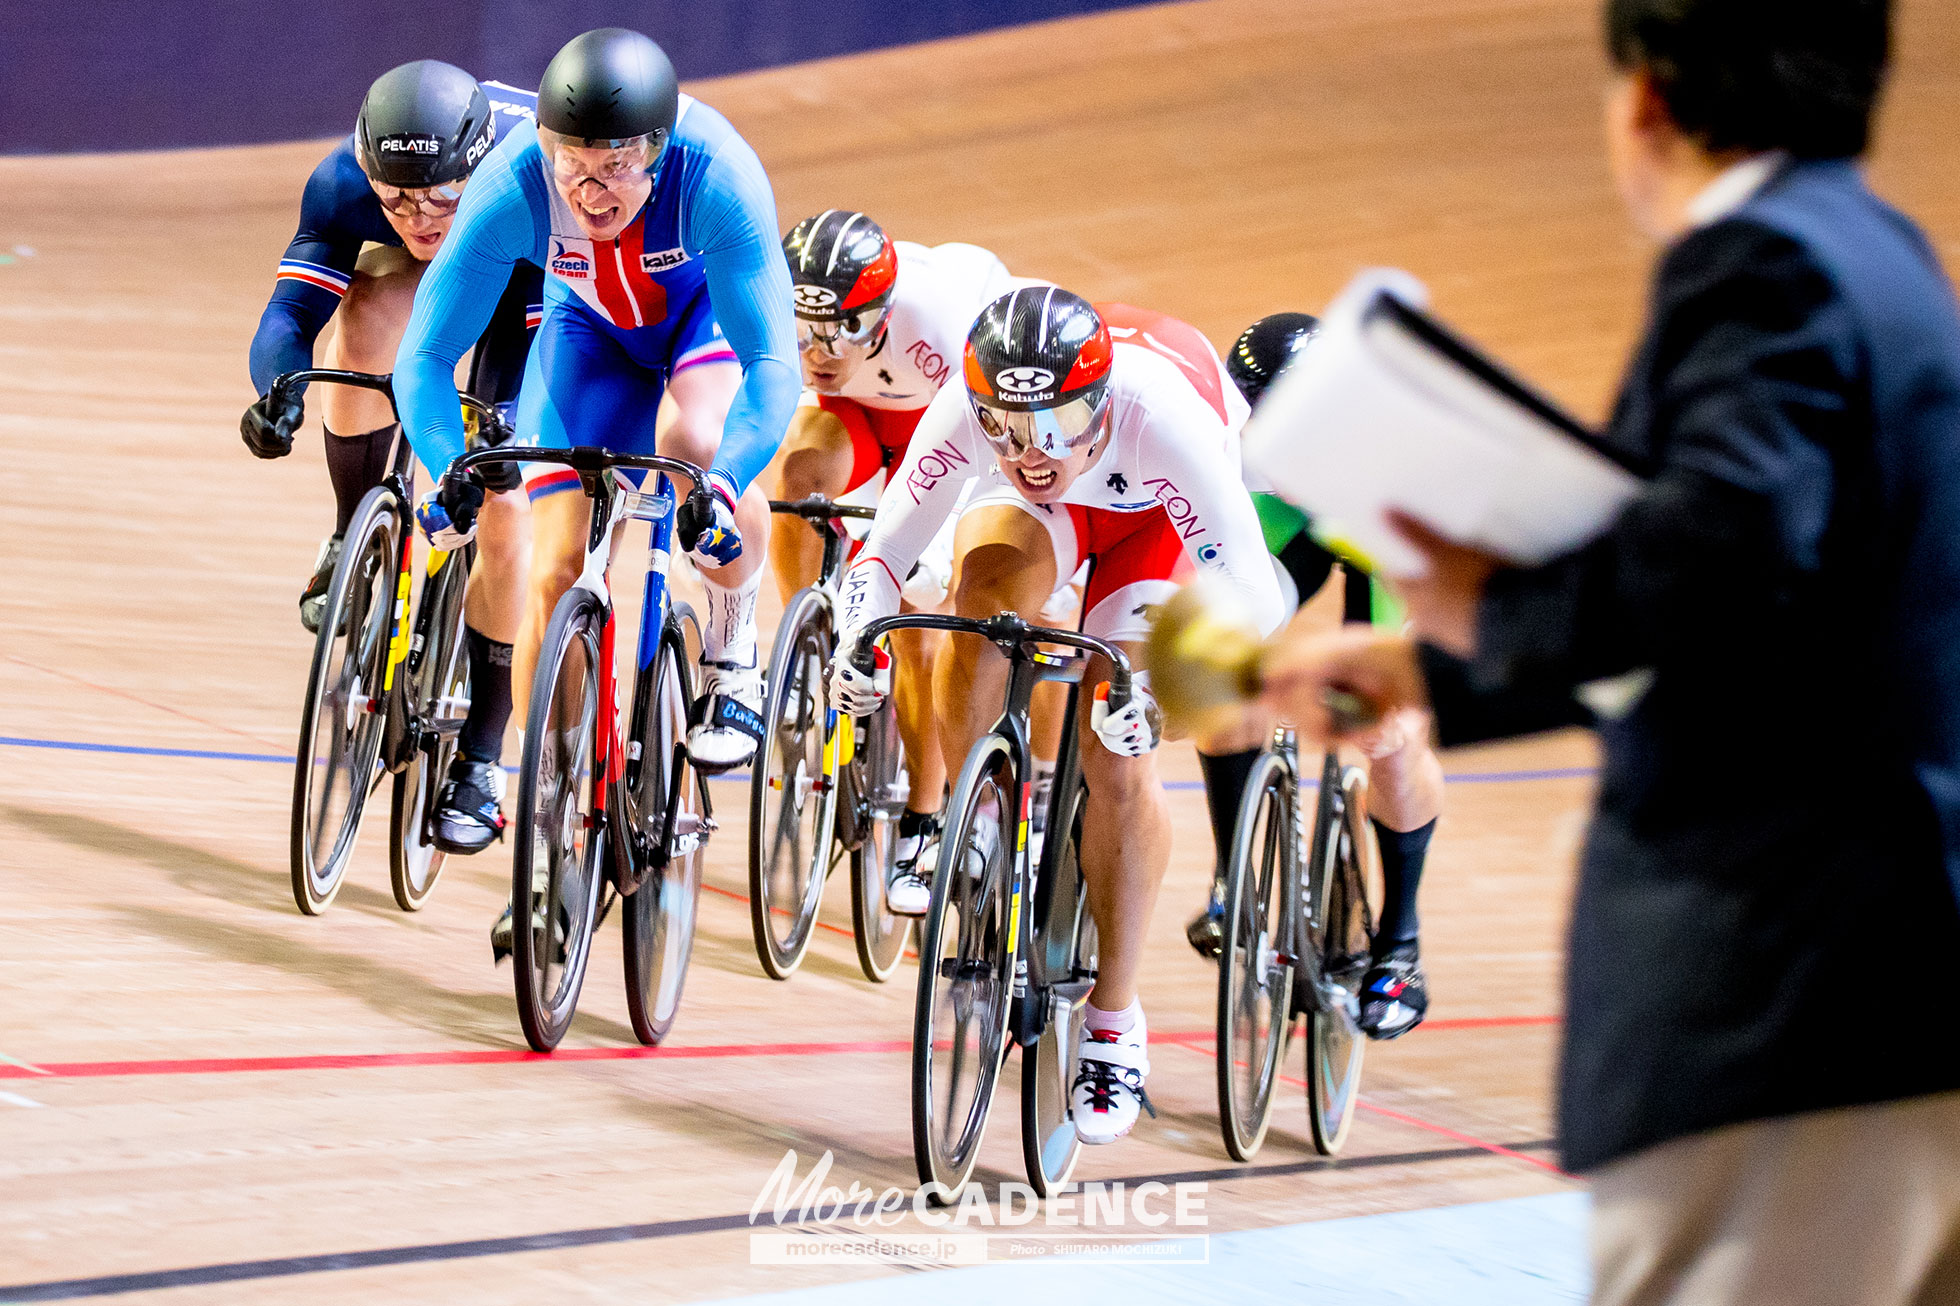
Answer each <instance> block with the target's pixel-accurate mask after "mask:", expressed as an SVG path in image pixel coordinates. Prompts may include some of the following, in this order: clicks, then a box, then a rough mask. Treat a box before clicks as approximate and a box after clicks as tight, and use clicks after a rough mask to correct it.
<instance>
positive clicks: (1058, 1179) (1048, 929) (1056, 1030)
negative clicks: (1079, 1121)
mask: <svg viewBox="0 0 1960 1306" xmlns="http://www.w3.org/2000/svg"><path fill="white" fill-rule="evenodd" d="M1088 797H1089V791H1088V790H1087V789H1084V788H1083V787H1082V786H1081V785H1077V786H1076V787H1075V792H1074V793H1073V794H1072V795H1071V796H1070V802H1069V810H1068V811H1067V812H1055V813H1051V814H1050V817H1049V824H1048V829H1049V830H1050V831H1051V832H1052V831H1057V830H1066V831H1068V837H1067V838H1066V839H1065V840H1063V842H1062V846H1061V847H1059V848H1057V849H1056V850H1055V855H1054V858H1053V865H1052V866H1050V867H1044V868H1043V870H1042V875H1043V877H1044V883H1043V885H1042V886H1041V887H1040V888H1038V889H1037V890H1036V893H1035V910H1036V911H1037V912H1039V913H1040V915H1039V917H1038V919H1039V921H1040V924H1041V933H1040V936H1039V939H1038V941H1037V943H1036V945H1035V946H1036V948H1037V949H1038V950H1039V952H1040V957H1039V958H1038V959H1034V958H1031V959H1030V961H1031V962H1033V961H1035V960H1039V962H1040V965H1039V967H1038V970H1039V974H1040V976H1041V977H1042V979H1043V984H1042V988H1043V990H1044V996H1045V999H1046V1001H1047V1004H1048V1009H1047V1011H1046V1012H1045V1013H1043V1014H1042V1016H1041V1020H1042V1028H1041V1034H1040V1037H1038V1038H1037V1039H1036V1040H1035V1042H1034V1045H1033V1046H1032V1047H1029V1048H1027V1049H1025V1050H1024V1051H1023V1052H1022V1054H1021V1159H1022V1160H1023V1161H1024V1162H1026V1163H1027V1168H1028V1182H1029V1183H1030V1184H1032V1185H1033V1186H1034V1191H1035V1195H1036V1196H1037V1197H1048V1196H1050V1195H1052V1194H1054V1193H1057V1192H1060V1191H1061V1188H1062V1185H1064V1184H1066V1183H1067V1182H1068V1180H1069V1176H1070V1175H1071V1174H1073V1173H1074V1171H1075V1162H1076V1160H1077V1158H1079V1157H1080V1156H1081V1155H1082V1140H1081V1139H1080V1138H1079V1137H1077V1136H1076V1132H1075V1121H1074V1119H1073V1118H1071V1116H1070V1114H1069V1094H1070V1091H1071V1089H1072V1088H1073V1087H1074V1085H1075V1070H1076V1049H1077V1047H1078V1045H1079V1043H1080V1041H1081V1038H1082V1023H1083V1021H1084V1019H1085V1018H1086V1009H1087V1007H1088V1003H1089V990H1090V989H1091V988H1093V987H1094V986H1095V982H1096V923H1095V921H1094V920H1092V919H1090V916H1089V906H1088V901H1089V900H1088V895H1087V894H1086V893H1085V892H1084V891H1083V885H1082V863H1081V847H1082V809H1083V806H1084V804H1085V803H1086V802H1087V801H1088ZM1031 969H1034V967H1032V966H1031ZM1033 991H1034V990H1033V989H1032V988H1031V989H1030V992H1033Z"/></svg>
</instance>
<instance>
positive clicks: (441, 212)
mask: <svg viewBox="0 0 1960 1306" xmlns="http://www.w3.org/2000/svg"><path fill="white" fill-rule="evenodd" d="M464 180H465V181H467V180H468V179H467V178H465V179H464ZM463 184H464V183H463V182H461V181H452V182H450V183H448V184H447V185H443V186H430V187H427V188H425V189H422V190H403V189H402V188H401V187H400V186H388V185H384V184H383V183H381V182H378V181H374V180H372V179H370V180H369V181H368V186H369V187H370V188H371V189H372V190H373V191H374V197H375V198H376V199H378V200H380V201H381V207H382V208H384V209H386V210H388V212H390V213H392V214H394V215H395V216H396V217H398V218H412V217H414V216H415V215H416V214H417V213H426V214H428V215H429V216H430V217H432V218H446V217H448V216H449V215H450V214H452V213H454V212H455V211H456V206H457V205H458V204H461V203H462V202H463Z"/></svg>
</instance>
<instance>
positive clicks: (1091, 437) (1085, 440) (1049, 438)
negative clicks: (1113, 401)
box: [968, 387, 1109, 462]
mask: <svg viewBox="0 0 1960 1306" xmlns="http://www.w3.org/2000/svg"><path fill="white" fill-rule="evenodd" d="M968 398H969V399H970V400H971V402H972V404H973V415H974V417H975V418H976V419H978V421H979V423H980V433H981V434H982V435H985V436H986V437H987V443H988V444H991V445H992V446H993V447H994V452H995V453H997V454H999V455H1000V456H1001V457H1003V458H1005V459H1007V460H1008V461H1009V462H1020V461H1021V460H1022V459H1023V458H1026V457H1027V456H1028V451H1029V450H1031V449H1039V450H1041V452H1042V453H1044V454H1046V455H1047V456H1048V457H1050V458H1065V457H1067V456H1068V455H1069V454H1070V453H1071V452H1073V451H1074V450H1077V449H1082V448H1085V447H1087V446H1089V445H1091V444H1094V443H1095V442H1096V440H1097V439H1098V438H1099V437H1100V436H1101V435H1102V433H1103V429H1104V427H1105V425H1106V420H1105V419H1106V418H1107V417H1108V414H1109V402H1108V399H1109V392H1108V390H1106V389H1104V388H1102V387H1098V388H1097V389H1095V390H1093V391H1091V392H1090V393H1088V394H1085V395H1080V396H1078V397H1076V398H1074V399H1071V400H1069V401H1068V402H1067V403H1065V404H1061V405H1059V406H1057V407H1054V408H1043V409H1041V410H1039V411H1034V412H1030V411H1022V410H1010V409H1005V408H995V407H993V406H992V405H990V404H983V403H981V402H980V401H979V400H978V399H974V398H972V396H970V395H969V396H968Z"/></svg>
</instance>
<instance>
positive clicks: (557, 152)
mask: <svg viewBox="0 0 1960 1306" xmlns="http://www.w3.org/2000/svg"><path fill="white" fill-rule="evenodd" d="M538 141H539V143H540V144H541V145H542V146H543V147H544V152H545V157H546V158H548V159H550V160H551V175H552V177H553V178H554V179H555V180H556V181H557V182H558V184H559V185H560V186H563V187H564V188H565V189H566V190H577V189H578V188H579V187H580V186H583V185H584V184H585V183H586V182H588V181H590V182H596V183H598V185H599V186H600V188H601V189H604V190H614V191H616V190H618V189H619V188H621V187H632V186H636V185H638V184H639V183H640V182H641V181H643V180H645V179H646V177H647V176H648V174H650V173H652V172H653V170H654V169H655V168H656V167H658V166H659V164H660V156H661V155H662V154H663V153H665V152H666V149H667V133H666V132H664V131H659V132H650V133H648V134H647V135H645V136H632V137H628V138H626V139H625V140H620V141H592V142H586V141H583V140H581V139H580V138H578V137H575V136H560V135H559V134H558V133H557V132H554V131H550V130H547V129H545V128H542V127H541V128H539V129H538Z"/></svg>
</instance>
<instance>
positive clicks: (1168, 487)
mask: <svg viewBox="0 0 1960 1306" xmlns="http://www.w3.org/2000/svg"><path fill="white" fill-rule="evenodd" d="M1143 488H1144V489H1146V490H1148V491H1150V493H1152V494H1153V495H1155V496H1156V497H1157V502H1158V503H1161V504H1163V505H1164V511H1165V512H1166V513H1167V514H1169V516H1170V519H1171V525H1172V526H1174V527H1176V528H1177V533H1178V534H1179V535H1180V536H1182V537H1183V538H1184V539H1187V540H1188V539H1191V538H1192V537H1193V536H1198V535H1203V534H1204V533H1205V528H1204V527H1203V526H1200V525H1199V524H1198V510H1197V509H1196V508H1195V507H1193V506H1192V504H1191V501H1190V500H1189V499H1187V498H1185V497H1184V494H1183V492H1182V491H1181V490H1179V489H1178V488H1177V486H1176V485H1175V484H1173V483H1172V481H1171V479H1170V478H1169V477H1167V476H1153V477H1151V478H1149V479H1148V480H1146V481H1144V483H1143Z"/></svg>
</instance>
